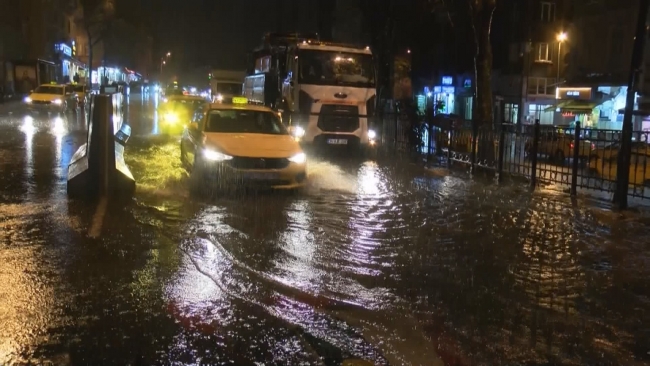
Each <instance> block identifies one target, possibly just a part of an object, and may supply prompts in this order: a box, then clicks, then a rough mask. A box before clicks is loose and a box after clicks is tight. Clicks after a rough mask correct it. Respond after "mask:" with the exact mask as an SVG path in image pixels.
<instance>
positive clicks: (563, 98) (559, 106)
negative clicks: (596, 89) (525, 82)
mask: <svg viewBox="0 0 650 366" xmlns="http://www.w3.org/2000/svg"><path fill="white" fill-rule="evenodd" d="M555 99H556V105H554V106H551V107H548V108H547V109H546V111H547V112H549V111H554V112H555V116H556V119H555V121H556V123H555V125H561V126H565V125H574V124H575V123H576V122H580V125H581V126H582V127H583V128H598V118H599V115H600V112H599V110H598V107H597V106H598V103H596V102H594V101H593V91H592V88H590V87H566V88H556V91H555Z"/></svg>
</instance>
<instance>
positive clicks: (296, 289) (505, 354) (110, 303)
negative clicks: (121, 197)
mask: <svg viewBox="0 0 650 366" xmlns="http://www.w3.org/2000/svg"><path fill="white" fill-rule="evenodd" d="M154 104H155V101H154V100H144V99H143V98H142V97H141V96H139V95H132V96H131V98H130V106H129V108H128V112H127V113H128V116H127V122H128V123H129V125H130V126H131V127H132V129H133V136H132V138H131V140H130V141H129V143H128V144H127V147H126V153H125V158H126V161H127V164H128V165H129V167H130V169H131V171H132V173H133V175H134V176H135V178H136V181H137V193H136V196H135V198H134V200H133V201H132V202H131V203H130V204H129V205H127V206H126V207H123V206H118V205H115V206H114V207H110V208H109V211H108V213H107V215H106V217H105V218H104V221H103V225H102V226H101V235H100V236H99V238H92V237H91V236H89V235H88V233H89V230H90V228H91V227H92V225H93V215H94V212H95V209H96V205H94V204H92V203H87V202H78V201H69V200H68V198H67V195H66V177H67V164H68V162H69V160H70V158H71V156H72V154H73V153H74V152H75V151H76V149H77V148H78V147H79V146H80V145H81V144H83V143H84V142H85V139H86V134H87V130H86V125H85V122H84V120H83V118H82V113H78V114H69V115H66V116H63V117H62V118H61V117H59V118H57V117H54V116H47V115H31V116H29V117H26V116H27V114H26V112H25V111H24V110H23V108H22V107H20V106H16V105H14V106H13V107H12V106H7V105H3V106H0V171H1V172H2V174H0V300H1V301H0V365H27V364H29V362H31V363H32V364H38V363H39V362H46V361H47V362H51V363H52V364H54V365H109V364H110V365H112V364H115V365H127V364H128V365H198V364H201V365H299V364H300V365H302V364H304V365H341V364H342V363H343V362H344V361H345V360H349V359H363V360H368V361H371V362H373V363H374V364H376V365H402V364H403V365H444V364H450V365H453V364H456V365H470V364H471V365H506V364H527V365H547V364H554V365H585V364H601V365H642V364H646V363H649V362H650V325H649V324H650V285H648V278H649V276H650V238H649V237H648V236H647V235H648V234H649V233H650V220H648V219H646V218H645V217H644V216H642V215H640V214H632V213H630V214H624V215H623V214H621V215H619V214H616V213H612V212H609V211H605V210H602V209H600V208H598V207H594V206H593V205H591V204H590V203H589V202H583V201H580V200H578V201H577V202H572V200H571V198H570V197H569V196H568V195H565V194H562V193H555V192H536V193H534V194H533V193H530V192H529V191H528V190H527V189H526V186H525V185H520V184H517V183H512V184H508V185H504V186H497V185H494V184H492V183H490V182H487V181H481V179H474V180H470V179H468V177H467V175H466V174H464V173H462V172H456V171H452V172H447V171H443V170H436V171H426V170H424V169H423V168H422V167H419V166H416V165H410V164H408V163H406V162H405V161H404V160H396V159H385V158H383V159H379V160H378V161H377V162H373V161H362V160H354V159H350V158H349V157H348V158H340V157H335V158H314V159H313V160H310V161H309V172H308V176H309V177H308V179H309V185H308V187H307V188H306V189H305V190H304V191H303V192H298V193H295V194H289V193H283V194H278V193H267V192H258V193H236V194H231V195H225V196H217V195H213V194H210V193H209V192H208V193H207V194H205V195H198V196H196V195H190V194H189V189H188V183H189V178H188V175H187V173H186V172H185V171H184V170H183V169H182V167H181V164H180V159H179V156H180V152H179V142H178V139H177V138H170V137H165V136H161V135H158V127H157V116H156V113H155V112H154V111H155V109H154Z"/></svg>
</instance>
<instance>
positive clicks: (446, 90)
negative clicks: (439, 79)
mask: <svg viewBox="0 0 650 366" xmlns="http://www.w3.org/2000/svg"><path fill="white" fill-rule="evenodd" d="M442 92H443V93H445V94H454V93H455V92H456V88H454V87H453V86H443V87H442Z"/></svg>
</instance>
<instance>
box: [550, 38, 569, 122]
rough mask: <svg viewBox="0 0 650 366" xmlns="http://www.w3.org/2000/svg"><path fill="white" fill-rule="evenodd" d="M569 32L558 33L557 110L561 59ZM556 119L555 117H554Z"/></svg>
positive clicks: (556, 106)
mask: <svg viewBox="0 0 650 366" xmlns="http://www.w3.org/2000/svg"><path fill="white" fill-rule="evenodd" d="M566 39H567V34H566V33H565V32H560V33H559V34H558V35H557V74H556V76H555V109H556V112H557V108H558V105H559V103H560V99H559V98H560V96H559V94H558V92H557V91H558V88H559V87H560V65H561V62H560V59H561V57H562V43H563V42H564V41H566ZM553 119H555V118H553Z"/></svg>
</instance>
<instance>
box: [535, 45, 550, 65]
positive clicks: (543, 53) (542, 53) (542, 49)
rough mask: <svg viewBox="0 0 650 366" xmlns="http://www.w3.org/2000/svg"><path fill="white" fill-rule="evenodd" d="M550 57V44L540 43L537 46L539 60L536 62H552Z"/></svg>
mask: <svg viewBox="0 0 650 366" xmlns="http://www.w3.org/2000/svg"><path fill="white" fill-rule="evenodd" d="M549 56H550V55H549V53H548V43H540V44H539V45H538V46H537V58H536V59H535V61H542V62H551V58H550V57H549Z"/></svg>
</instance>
